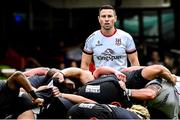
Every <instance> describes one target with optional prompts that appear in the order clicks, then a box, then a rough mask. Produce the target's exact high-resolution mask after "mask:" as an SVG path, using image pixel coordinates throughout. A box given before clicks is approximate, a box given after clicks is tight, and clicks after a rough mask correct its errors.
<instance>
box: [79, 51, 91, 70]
mask: <svg viewBox="0 0 180 120" xmlns="http://www.w3.org/2000/svg"><path fill="white" fill-rule="evenodd" d="M91 62H92V55H89V54H86V53H84V52H83V53H82V58H81V69H83V70H89V65H90V63H91Z"/></svg>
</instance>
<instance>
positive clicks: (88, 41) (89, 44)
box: [83, 33, 95, 54]
mask: <svg viewBox="0 0 180 120" xmlns="http://www.w3.org/2000/svg"><path fill="white" fill-rule="evenodd" d="M94 35H95V34H94V33H93V34H91V35H90V36H89V37H88V38H87V39H86V42H85V44H84V48H83V52H84V53H87V54H92V53H93V50H92V43H93V40H94Z"/></svg>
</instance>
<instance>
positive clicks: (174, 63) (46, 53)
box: [0, 41, 180, 75]
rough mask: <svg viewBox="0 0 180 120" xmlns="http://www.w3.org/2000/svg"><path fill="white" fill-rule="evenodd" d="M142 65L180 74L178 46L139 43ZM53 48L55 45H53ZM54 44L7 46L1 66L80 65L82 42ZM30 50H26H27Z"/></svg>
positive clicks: (24, 67)
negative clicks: (46, 45)
mask: <svg viewBox="0 0 180 120" xmlns="http://www.w3.org/2000/svg"><path fill="white" fill-rule="evenodd" d="M136 45H137V51H138V56H139V61H140V64H141V65H143V66H144V65H152V64H162V65H165V66H166V67H167V68H168V69H169V70H170V71H171V72H172V73H174V74H176V75H180V54H179V51H178V50H173V49H169V50H167V51H165V50H164V49H163V50H162V49H160V48H154V47H149V46H148V45H147V44H145V43H141V44H136ZM50 48H51V49H50ZM50 48H47V47H42V46H36V47H34V49H33V50H31V51H30V53H31V54H30V53H29V54H28V51H27V50H26V49H24V50H22V49H21V50H19V49H17V48H15V47H11V46H9V47H7V48H6V49H5V50H4V52H2V53H1V54H2V55H1V60H0V65H1V66H0V69H5V68H12V69H16V70H21V71H24V70H26V69H30V68H35V67H49V68H58V69H63V68H66V67H80V63H81V54H82V45H81V44H80V45H75V46H67V45H65V44H64V42H63V41H59V42H58V43H56V44H55V45H54V46H53V45H51V47H50ZM24 53H26V54H24Z"/></svg>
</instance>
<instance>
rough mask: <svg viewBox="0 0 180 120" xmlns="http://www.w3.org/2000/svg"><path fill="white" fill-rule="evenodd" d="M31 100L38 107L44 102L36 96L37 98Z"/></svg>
mask: <svg viewBox="0 0 180 120" xmlns="http://www.w3.org/2000/svg"><path fill="white" fill-rule="evenodd" d="M32 102H33V104H35V105H37V106H39V107H42V106H43V104H44V99H42V98H37V99H35V100H33V101H32Z"/></svg>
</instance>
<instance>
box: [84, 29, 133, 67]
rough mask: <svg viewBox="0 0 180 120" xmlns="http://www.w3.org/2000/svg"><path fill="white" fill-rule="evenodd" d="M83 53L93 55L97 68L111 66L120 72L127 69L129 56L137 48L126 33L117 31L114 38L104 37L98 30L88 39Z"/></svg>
mask: <svg viewBox="0 0 180 120" xmlns="http://www.w3.org/2000/svg"><path fill="white" fill-rule="evenodd" d="M83 51H84V52H85V53H87V54H92V55H93V60H94V63H95V67H96V68H98V67H100V66H110V67H113V68H115V69H116V70H120V69H122V68H126V67H127V65H128V62H127V54H130V53H133V52H135V51H136V46H135V43H134V40H133V38H132V36H131V35H130V34H129V33H127V32H125V31H122V30H120V29H116V32H115V33H114V34H113V35H112V36H104V35H103V34H102V33H101V31H100V30H97V31H95V32H94V33H92V34H91V35H90V36H89V37H88V38H87V39H86V42H85V46H84V49H83Z"/></svg>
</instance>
